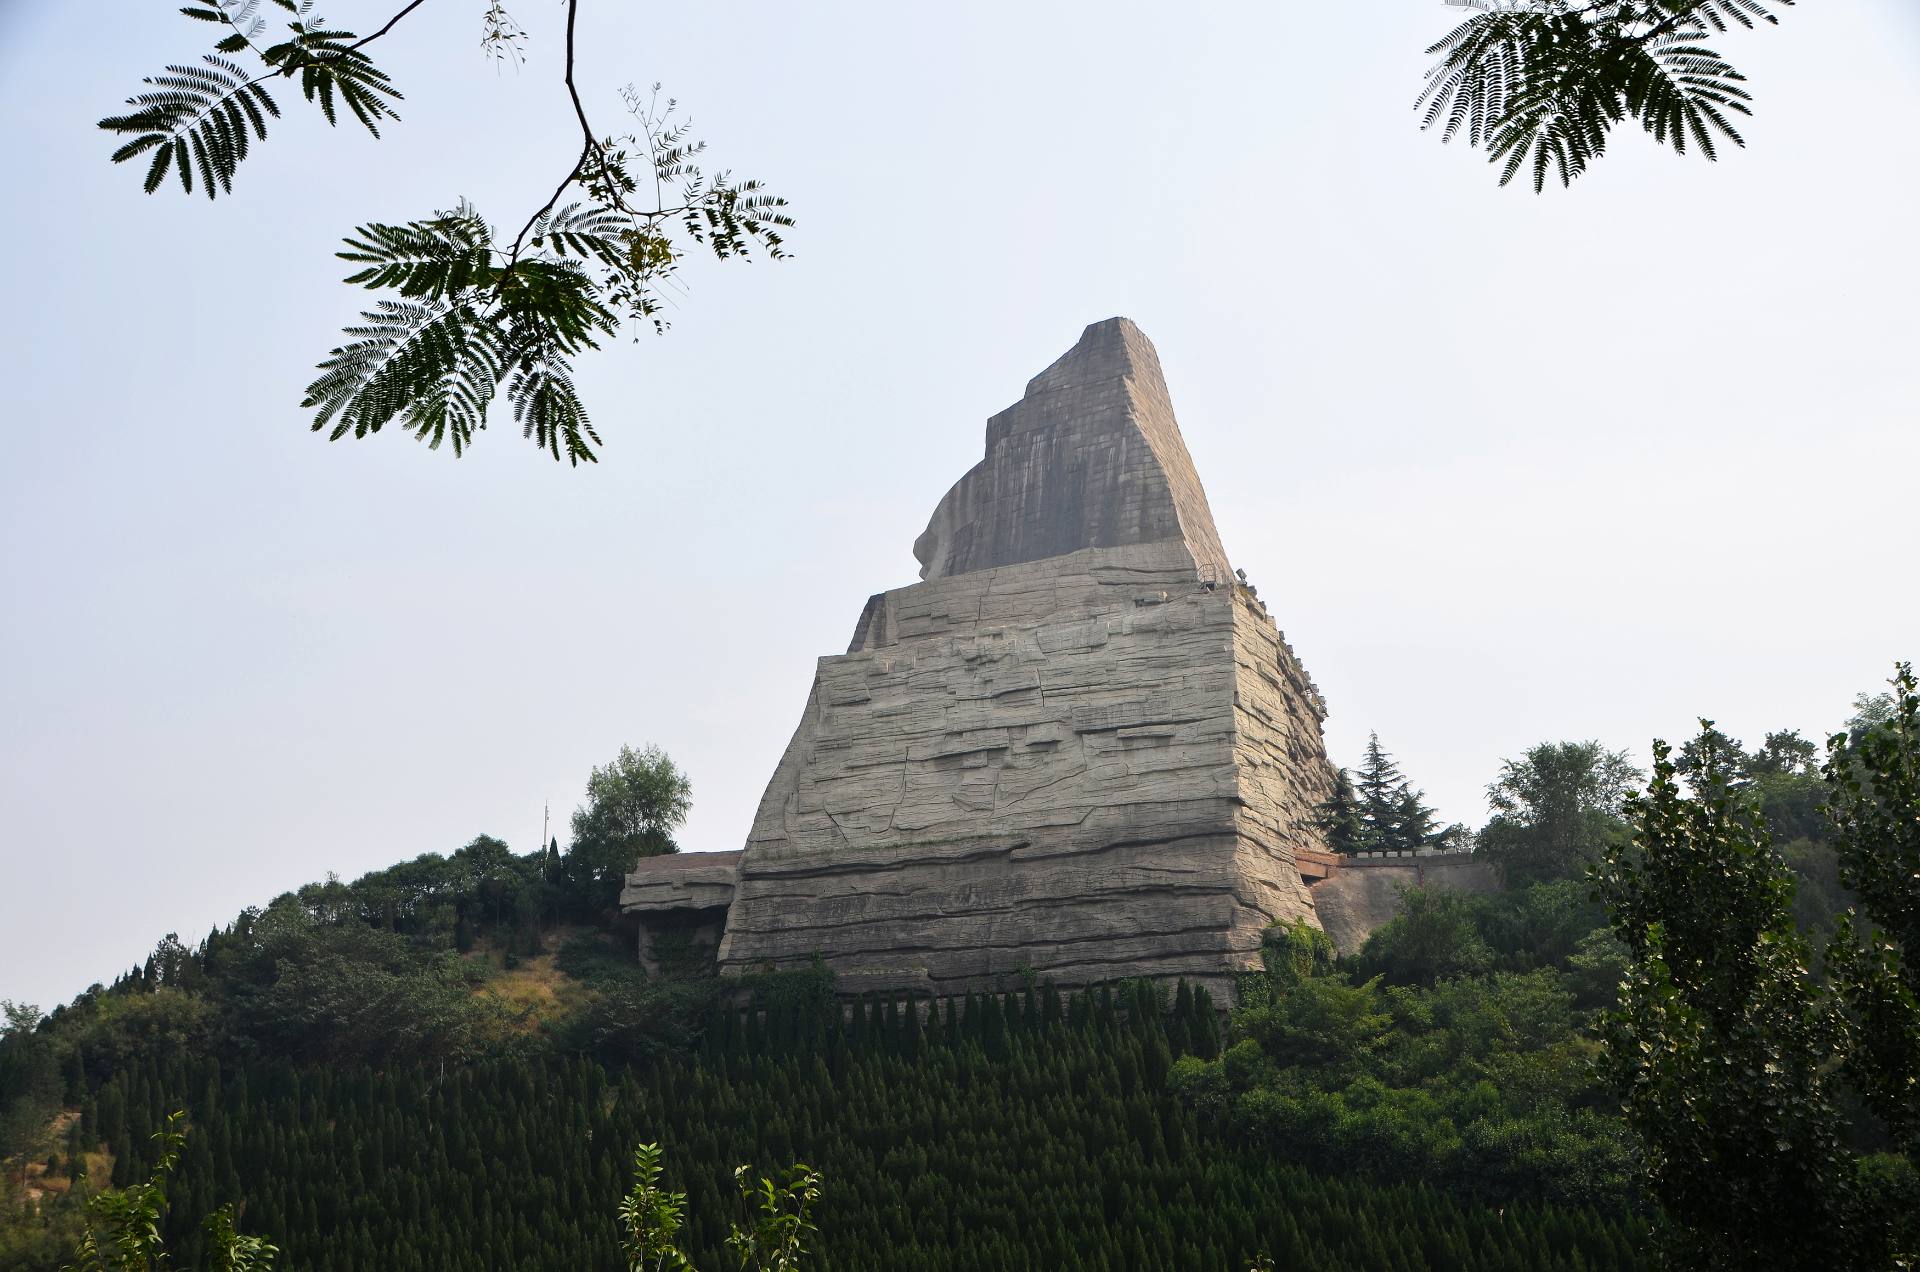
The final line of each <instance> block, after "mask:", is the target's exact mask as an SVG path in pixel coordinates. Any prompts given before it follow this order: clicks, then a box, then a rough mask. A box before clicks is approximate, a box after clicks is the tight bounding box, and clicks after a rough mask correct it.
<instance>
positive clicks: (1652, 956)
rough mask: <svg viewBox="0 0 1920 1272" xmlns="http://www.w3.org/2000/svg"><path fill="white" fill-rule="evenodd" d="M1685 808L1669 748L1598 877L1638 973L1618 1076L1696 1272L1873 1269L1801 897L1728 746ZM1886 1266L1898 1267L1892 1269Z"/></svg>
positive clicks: (1681, 1259)
mask: <svg viewBox="0 0 1920 1272" xmlns="http://www.w3.org/2000/svg"><path fill="white" fill-rule="evenodd" d="M1702 730H1703V731H1702V734H1701V736H1700V738H1699V739H1697V740H1696V745H1695V747H1694V749H1693V759H1692V768H1693V773H1692V780H1693V784H1694V787H1695V792H1696V793H1695V795H1694V796H1693V797H1692V798H1688V797H1687V796H1685V795H1684V794H1683V793H1682V791H1681V789H1680V786H1679V783H1678V780H1677V774H1678V768H1677V765H1676V764H1675V763H1674V761H1673V760H1672V759H1670V758H1669V755H1670V750H1669V748H1668V747H1667V745H1666V744H1665V743H1664V742H1656V743H1655V744H1654V770H1653V781H1652V784H1651V786H1650V787H1649V788H1648V791H1647V793H1646V795H1645V796H1643V797H1638V798H1636V799H1634V800H1633V801H1631V802H1630V805H1629V811H1630V815H1631V816H1632V818H1633V820H1634V823H1635V830H1636V833H1635V837H1634V842H1633V845H1632V847H1631V849H1627V848H1621V847H1618V846H1616V847H1614V848H1613V849H1612V850H1610V851H1609V852H1608V854H1607V857H1606V859H1605V861H1604V863H1603V864H1602V866H1601V867H1600V869H1599V871H1598V872H1597V875H1596V878H1597V880H1598V883H1599V887H1600V890H1601V892H1602V894H1603V895H1604V897H1605V898H1606V901H1607V905H1608V909H1609V911H1610V913H1611V915H1612V918H1613V927H1614V932H1615V934H1616V935H1617V936H1618V937H1619V939H1620V941H1621V942H1622V943H1623V944H1624V945H1625V946H1626V947H1627V949H1628V950H1629V951H1630V953H1631V955H1632V958H1633V963H1632V967H1631V970H1630V975H1629V977H1628V980H1627V982H1626V983H1625V985H1624V986H1623V992H1622V999H1621V1002H1620V1005H1619V1007H1618V1008H1617V1009H1616V1010H1615V1011H1613V1012H1611V1013H1609V1015H1608V1017H1607V1019H1606V1028H1605V1037H1606V1042H1607V1053H1606V1054H1607V1064H1608V1069H1609V1072H1610V1074H1611V1076H1612V1078H1613V1081H1614V1083H1615V1085H1616V1086H1617V1087H1618V1089H1619V1090H1620V1091H1621V1092H1622V1093H1623V1095H1624V1097H1625V1101H1626V1117H1627V1122H1628V1124H1629V1125H1630V1126H1631V1127H1632V1128H1633V1130H1634V1131H1635V1133H1636V1134H1637V1136H1638V1137H1639V1139H1640V1141H1641V1143H1642V1144H1643V1145H1644V1148H1645V1152H1646V1157H1647V1163H1648V1167H1647V1168H1648V1172H1649V1181H1650V1185H1651V1189H1652V1192H1653V1193H1654V1195H1655V1196H1657V1197H1658V1198H1659V1199H1660V1203H1661V1206H1662V1210H1663V1212H1664V1215H1665V1217H1666V1219H1667V1220H1668V1223H1667V1225H1666V1227H1665V1228H1664V1234H1665V1243H1666V1246H1667V1248H1668V1251H1669V1254H1670V1256H1671V1257H1672V1258H1673V1259H1674V1260H1675V1261H1676V1262H1677V1263H1678V1264H1680V1265H1681V1266H1685V1267H1699V1268H1745V1267H1754V1266H1759V1265H1761V1264H1767V1265H1771V1266H1787V1267H1811V1266H1821V1265H1826V1264H1828V1263H1838V1264H1840V1265H1842V1266H1857V1267H1865V1266H1871V1265H1872V1264H1873V1263H1874V1262H1875V1255H1876V1253H1877V1254H1879V1255H1880V1256H1882V1257H1884V1251H1883V1250H1882V1251H1875V1250H1874V1249H1873V1244H1872V1242H1871V1240H1870V1239H1869V1237H1868V1235H1867V1234H1866V1233H1865V1232H1864V1231H1863V1229H1862V1228H1861V1226H1860V1225H1858V1224H1857V1223H1856V1222H1855V1217H1856V1216H1855V1196H1854V1189H1853V1187H1852V1179H1851V1177H1852V1173H1853V1171H1852V1166H1851V1163H1850V1162H1849V1161H1848V1159H1847V1158H1846V1155H1845V1152H1844V1150H1843V1148H1842V1145H1841V1129H1842V1128H1841V1120H1840V1115H1839V1113H1838V1111H1837V1109H1836V1105H1835V1097H1834V1090H1833V1083H1832V1075H1831V1066H1830V1064H1829V1063H1828V1059H1829V1056H1830V1055H1831V1054H1832V1051H1833V1047H1834V1037H1833V1029H1832V1023H1831V1019H1830V1017H1829V1015H1828V1013H1827V1012H1826V1011H1825V1010H1824V1009H1823V1005H1822V1003H1821V1000H1820V996H1819V994H1818V992H1817V991H1816V989H1815V987H1814V985H1813V982H1812V977H1811V975H1810V972H1809V969H1808V965H1809V961H1810V955H1809V951H1808V947H1807V945H1806V942H1805V940H1804V938H1803V937H1802V936H1801V935H1800V933H1799V932H1798V931H1797V930H1796V929H1795V927H1794V925H1793V908H1792V896H1793V882H1792V875H1791V873H1790V872H1789V871H1788V869H1787V867H1786V865H1785V864H1784V863H1783V862H1782V861H1780V859H1779V858H1778V857H1776V856H1775V855H1774V854H1773V852H1772V851H1771V848H1770V846H1769V844H1768V841H1767V837H1766V831H1765V828H1764V826H1763V825H1762V824H1761V822H1760V820H1759V818H1758V815H1757V813H1756V811H1755V810H1754V808H1753V807H1752V805H1751V804H1750V803H1748V802H1747V801H1745V800H1743V799H1742V798H1740V797H1739V795H1738V794H1737V792H1736V790H1735V789H1734V785H1733V782H1734V778H1735V771H1734V769H1733V767H1732V765H1731V763H1730V761H1731V759H1732V757H1731V755H1730V754H1729V752H1728V749H1727V746H1726V743H1725V741H1724V740H1723V739H1722V738H1721V737H1720V736H1719V735H1718V734H1716V733H1715V732H1714V731H1713V730H1712V728H1711V724H1710V723H1708V722H1703V724H1702ZM1883 1265H1884V1264H1883Z"/></svg>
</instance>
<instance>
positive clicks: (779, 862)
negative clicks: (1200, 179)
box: [628, 319, 1332, 993]
mask: <svg viewBox="0 0 1920 1272" xmlns="http://www.w3.org/2000/svg"><path fill="white" fill-rule="evenodd" d="M915 554H916V556H918V558H919V559H920V561H921V563H922V567H923V568H922V571H921V573H922V577H923V581H922V582H920V583H917V584H914V585H912V586H910V587H903V588H898V589H895V590H893V591H890V592H883V593H881V594H879V595H877V596H875V597H873V598H872V599H871V600H869V601H868V602H867V605H866V607H865V610H864V611H863V612H862V614H861V616H860V619H859V621H858V623H857V625H856V628H855V631H854V635H853V639H852V642H851V643H850V645H849V647H848V650H847V652H846V653H845V654H840V655H835V656H831V657H827V658H822V659H821V660H820V662H819V665H818V670H817V672H816V674H815V678H814V683H813V688H812V690H811V692H810V693H809V695H808V699H807V705H806V709H805V711H804V712H803V714H802V716H801V720H800V724H799V727H798V729H797V730H796V731H795V733H794V737H793V740H792V742H791V743H790V744H789V745H788V747H787V751H786V754H785V755H784V756H783V758H782V759H781V761H780V764H779V766H778V768H777V769H776V770H775V772H774V774H773V778H772V780H771V782H769V784H768V787H767V791H766V794H765V796H764V797H763V799H762V800H761V803H760V807H759V811H758V813H757V815H756V816H755V819H754V823H753V828H752V831H751V833H750V834H749V835H748V838H747V843H746V847H745V850H744V852H743V853H742V854H741V855H740V859H739V863H738V874H737V878H736V880H735V882H734V889H733V895H732V900H731V905H730V908H729V910H728V912H727V919H726V926H725V932H724V935H723V937H722V938H721V941H720V946H719V951H718V959H719V964H720V967H721V970H722V971H723V972H743V971H751V970H756V969H759V968H762V967H766V966H769V965H771V966H775V967H781V966H791V965H794V964H798V963H803V962H806V961H808V960H810V959H811V958H813V957H815V956H816V955H817V956H819V957H822V958H824V959H825V960H826V962H827V963H828V965H829V966H831V967H832V968H833V969H834V970H835V971H836V972H837V973H838V974H839V978H840V984H841V986H842V988H843V989H845V990H847V991H848V992H855V993H857V992H860V991H862V990H864V989H885V990H900V989H909V990H917V991H930V992H934V993H949V992H959V991H966V990H973V989H983V990H987V989H1006V988H1010V987H1014V986H1017V985H1018V984H1019V983H1020V981H1021V980H1022V979H1023V978H1025V977H1026V976H1028V975H1037V976H1039V977H1042V978H1051V979H1052V980H1054V981H1055V982H1057V983H1059V984H1062V985H1076V984H1086V983H1091V982H1096V981H1105V980H1111V979H1114V978H1117V977H1123V976H1151V977H1156V978H1165V979H1171V978H1174V977H1184V978H1186V979H1188V980H1190V981H1197V982H1202V983H1209V984H1211V985H1212V986H1213V987H1214V988H1216V989H1223V988H1224V987H1225V985H1226V983H1227V982H1228V981H1229V979H1230V977H1231V974H1232V972H1233V971H1234V970H1236V969H1238V968H1241V967H1246V966H1251V965H1254V964H1255V963H1257V960H1258V951H1259V946H1260V939H1261V933H1262V932H1263V930H1264V929H1265V928H1266V927H1267V926H1268V925H1269V924H1270V923H1273V922H1275V921H1287V920H1291V919H1293V918H1295V917H1298V916H1301V915H1307V916H1311V915H1312V913H1313V903H1312V900H1311V899H1310V897H1309V895H1308V893H1307V890H1306V888H1305V887H1304V885H1303V884H1302V881H1301V875H1300V871H1299V869H1298V867H1297V864H1296V861H1295V854H1296V853H1297V852H1298V851H1300V850H1302V849H1315V848H1320V847H1324V845H1323V844H1322V843H1321V841H1320V837H1319V835H1318V832H1317V831H1316V830H1315V828H1314V826H1313V808H1314V806H1315V805H1316V804H1317V803H1319V801H1320V800H1322V799H1323V798H1325V796H1326V794H1327V792H1328V791H1329V790H1330V787H1331V781H1332V769H1331V767H1330V766H1329V764H1328V762H1327V759H1326V755H1325V751H1324V749H1323V746H1322V743H1321V735H1320V722H1321V719H1322V718H1323V716H1324V714H1325V709H1324V706H1323V704H1322V703H1321V701H1320V698H1319V695H1318V693H1317V692H1316V691H1315V689H1314V687H1313V685H1312V683H1311V681H1310V680H1309V679H1308V677H1307V675H1306V673H1305V671H1304V670H1303V669H1302V668H1301V666H1300V663H1299V661H1298V660H1297V659H1296V658H1295V657H1294V655H1293V653H1292V651H1291V650H1290V649H1289V648H1288V647H1287V645H1286V643H1285V641H1284V640H1283V639H1282V638H1281V636H1280V633H1279V632H1278V631H1277V630H1276V629H1275V627H1274V624H1273V621H1272V620H1271V618H1269V616H1268V614H1267V612H1266V610H1265V608H1264V607H1263V606H1262V605H1261V604H1260V602H1259V600H1258V599H1257V598H1256V597H1255V596H1254V594H1253V592H1252V590H1251V589H1249V588H1246V587H1244V586H1241V585H1239V584H1237V583H1236V582H1234V580H1233V574H1232V571H1231V568H1230V566H1229V563H1228V561H1227V557H1226V553H1225V551H1224V549H1223V548H1222V547H1221V545H1220V539H1219V535H1218V533H1217V531H1216V530H1215V529H1214V525H1213V518H1212V514H1211V513H1210V512H1209V510H1208V508H1207V502H1206V495H1205V492H1204V491H1203V490H1202V488H1201V485H1200V481H1199V477H1198V475H1197V474H1196V473H1195V472H1194V469H1193V464H1192V461H1191V459H1190V458H1189V457H1188V455H1187V450H1186V446H1185V444H1184V443H1183V442H1182V440H1181V438H1180V432H1179V429H1178V427H1177V425H1176V424H1175V422H1174V417H1173V411H1172V406H1171V403H1170V402H1169V400H1168V397H1167V392H1166V387H1165V384H1164V382H1163V381H1162V378H1161V375H1160V369H1159V364H1158V361H1157V359H1156V358H1155V356H1154V353H1153V348H1152V346H1151V345H1150V344H1149V343H1148V342H1147V340H1146V337H1145V336H1143V335H1142V334H1141V333H1140V332H1139V330H1138V329H1137V328H1135V327H1134V326H1133V324H1132V323H1130V322H1127V321H1126V320H1124V319H1111V320H1108V321H1107V322H1103V323H1096V324H1095V325H1093V326H1092V327H1089V328H1088V329H1087V332H1086V334H1085V335H1084V336H1083V337H1082V339H1081V341H1080V343H1079V344H1078V345H1076V346H1075V347H1074V349H1073V350H1072V351H1071V352H1069V353H1068V354H1067V355H1066V356H1065V357H1063V358H1061V359H1060V360H1059V361H1058V362H1056V363H1055V364H1054V365H1053V366H1052V367H1050V368H1048V369H1047V370H1046V371H1045V372H1043V373H1041V374H1040V375H1039V376H1037V377H1035V378H1034V380H1033V381H1032V382H1031V383H1030V384H1029V385H1028V387H1027V393H1026V396H1025V397H1024V398H1023V399H1022V400H1021V402H1020V403H1019V404H1018V405H1016V406H1014V407H1012V408H1010V409H1009V410H1007V411H1004V412H1002V413H1001V414H1000V415H997V416H995V417H994V418H993V420H992V421H990V422H989V424H988V430H987V452H986V456H985V458H984V459H983V460H982V462H981V463H980V464H979V465H976V466H975V467H974V468H973V470H972V471H970V472H969V473H968V474H967V475H966V476H965V477H963V478H961V480H960V481H959V482H958V483H956V484H955V486H954V487H953V489H952V490H951V491H950V492H949V493H948V494H947V496H946V497H945V498H944V499H943V500H941V502H940V505H939V507H938V508H937V509H936V510H935V512H934V515H933V518H932V521H931V522H930V524H929V525H928V527H927V530H926V533H924V534H922V535H921V536H920V538H919V540H918V541H917V543H916V544H915ZM643 865H644V863H643ZM643 873H644V871H642V872H637V873H636V875H635V876H634V880H633V881H630V883H629V889H628V895H629V896H631V897H633V898H635V899H636V900H638V899H640V898H641V896H642V895H643V894H645V893H646V891H647V888H648V887H649V886H650V885H646V884H644V883H642V882H640V880H641V875H642V874H643Z"/></svg>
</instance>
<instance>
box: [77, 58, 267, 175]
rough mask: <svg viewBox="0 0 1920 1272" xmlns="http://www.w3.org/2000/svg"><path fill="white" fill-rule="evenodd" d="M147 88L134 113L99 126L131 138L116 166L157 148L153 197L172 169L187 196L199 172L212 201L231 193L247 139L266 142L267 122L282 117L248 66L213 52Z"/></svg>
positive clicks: (134, 100)
mask: <svg viewBox="0 0 1920 1272" xmlns="http://www.w3.org/2000/svg"><path fill="white" fill-rule="evenodd" d="M145 83H146V84H147V87H148V91H146V92H144V93H136V94H135V95H134V96H132V97H130V98H128V99H127V105H129V106H131V107H133V108H134V109H133V110H131V111H129V112H128V113H127V114H124V115H110V116H108V117H107V118H105V119H103V120H101V121H100V127H101V128H104V129H106V130H107V131H108V132H113V133H119V134H121V135H122V136H126V137H128V138H130V140H128V141H127V142H126V143H125V144H124V145H122V146H121V147H120V148H119V149H118V150H116V151H114V152H113V162H115V163H125V162H126V161H127V160H129V159H132V158H134V157H135V156H137V155H142V154H145V153H147V152H148V151H152V152H153V158H152V159H151V161H150V162H149V163H148V165H147V178H146V183H145V184H146V189H147V193H148V194H152V193H153V192H154V191H155V190H157V189H159V188H160V183H161V182H162V181H164V180H166V178H167V171H168V169H169V168H171V169H172V170H173V171H174V172H175V173H176V174H177V175H178V176H179V178H180V188H181V189H182V190H185V191H186V192H187V193H189V194H191V193H193V182H194V175H195V173H196V172H197V173H198V174H199V177H200V188H201V189H202V190H204V191H206V195H207V197H208V198H209V199H211V198H213V197H214V193H215V190H216V188H217V189H218V190H220V191H224V192H231V191H232V189H233V173H234V170H235V169H236V168H238V167H239V166H240V162H241V160H243V159H245V158H246V157H247V147H248V142H249V134H251V136H252V137H253V138H257V139H262V140H264V139H265V137H266V135H267V119H266V117H267V116H268V115H275V116H277V115H279V113H280V108H279V107H278V106H276V105H274V102H273V98H272V97H270V96H268V94H267V90H266V89H264V88H262V87H261V86H260V85H259V84H258V83H256V82H255V81H254V80H252V79H251V78H249V77H248V75H247V72H246V69H245V68H244V67H242V66H240V65H239V64H238V63H235V62H231V61H228V60H227V59H226V58H224V57H221V56H220V55H219V54H216V53H209V54H207V55H206V56H205V57H203V58H202V59H201V60H200V64H199V65H197V66H169V67H167V69H166V73H165V74H162V75H154V76H150V77H148V78H147V80H146V81H145Z"/></svg>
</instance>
